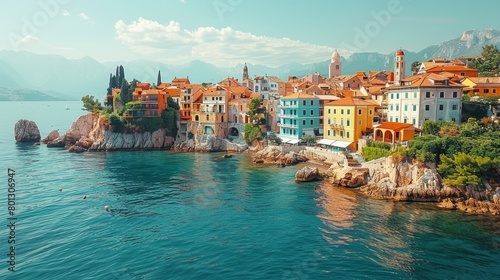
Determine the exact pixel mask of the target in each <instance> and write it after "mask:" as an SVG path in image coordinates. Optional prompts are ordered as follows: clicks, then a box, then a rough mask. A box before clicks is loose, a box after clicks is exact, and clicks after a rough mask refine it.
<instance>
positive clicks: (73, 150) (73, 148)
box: [68, 145, 86, 153]
mask: <svg viewBox="0 0 500 280" xmlns="http://www.w3.org/2000/svg"><path fill="white" fill-rule="evenodd" d="M68 151H69V152H70V153H83V152H85V151H86V149H85V148H83V147H80V146H77V145H73V146H71V147H70V148H69V149H68Z"/></svg>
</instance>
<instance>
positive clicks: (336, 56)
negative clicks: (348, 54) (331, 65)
mask: <svg viewBox="0 0 500 280" xmlns="http://www.w3.org/2000/svg"><path fill="white" fill-rule="evenodd" d="M332 60H340V54H339V53H338V52H337V51H334V52H333V54H332Z"/></svg>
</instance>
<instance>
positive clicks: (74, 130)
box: [65, 114, 102, 143]
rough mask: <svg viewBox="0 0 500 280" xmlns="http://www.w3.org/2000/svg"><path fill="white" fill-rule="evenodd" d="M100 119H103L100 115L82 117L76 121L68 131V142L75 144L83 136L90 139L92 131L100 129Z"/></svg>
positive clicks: (66, 135)
mask: <svg viewBox="0 0 500 280" xmlns="http://www.w3.org/2000/svg"><path fill="white" fill-rule="evenodd" d="M99 118H102V116H100V115H98V114H87V115H83V116H80V117H79V118H78V119H77V120H76V121H74V122H73V124H72V125H71V127H70V128H69V129H68V131H66V134H65V137H66V141H67V142H73V143H74V142H76V141H78V140H79V139H80V138H82V137H83V136H85V137H88V136H89V134H90V131H92V129H96V128H99V125H98V124H100V123H96V121H97V120H98V119H99Z"/></svg>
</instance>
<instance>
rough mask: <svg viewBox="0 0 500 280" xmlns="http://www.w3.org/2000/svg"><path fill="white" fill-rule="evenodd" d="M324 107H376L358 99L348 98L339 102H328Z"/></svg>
mask: <svg viewBox="0 0 500 280" xmlns="http://www.w3.org/2000/svg"><path fill="white" fill-rule="evenodd" d="M325 106H376V105H375V104H373V103H371V102H367V101H365V100H363V99H360V98H352V97H350V96H348V97H345V98H342V99H339V100H335V101H332V102H329V103H327V104H325Z"/></svg>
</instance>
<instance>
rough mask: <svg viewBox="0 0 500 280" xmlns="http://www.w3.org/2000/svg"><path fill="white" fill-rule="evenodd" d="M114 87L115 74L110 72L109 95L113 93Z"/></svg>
mask: <svg viewBox="0 0 500 280" xmlns="http://www.w3.org/2000/svg"><path fill="white" fill-rule="evenodd" d="M112 88H113V74H111V73H109V86H108V95H111V90H112Z"/></svg>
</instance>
